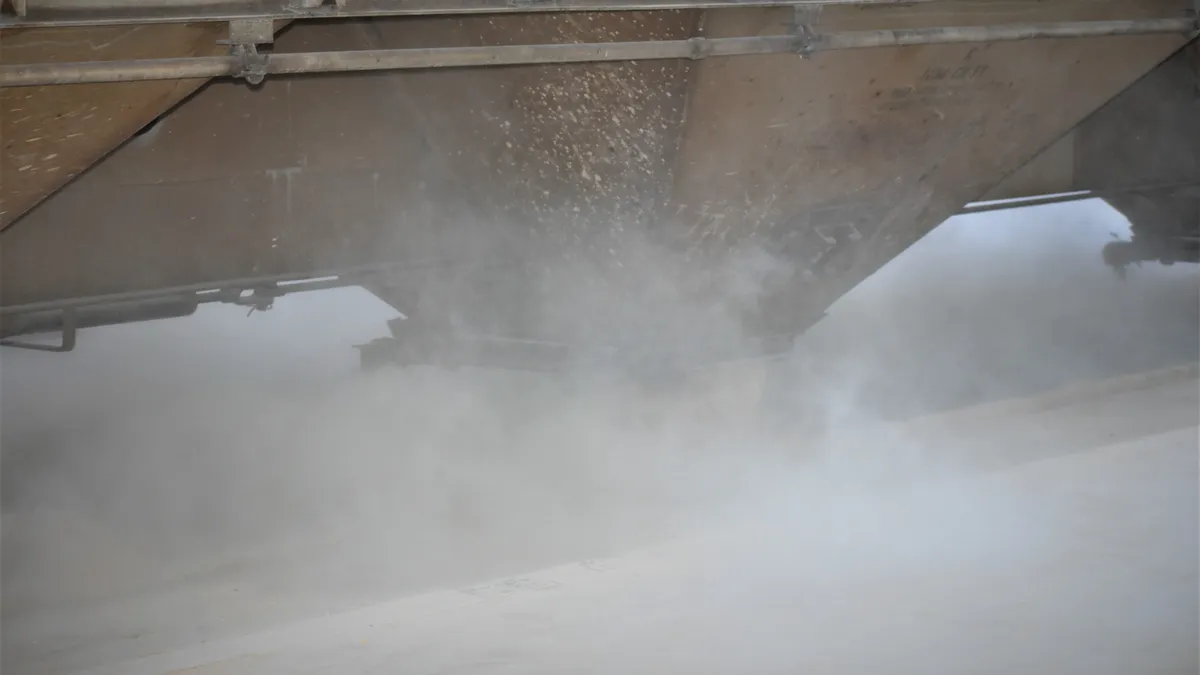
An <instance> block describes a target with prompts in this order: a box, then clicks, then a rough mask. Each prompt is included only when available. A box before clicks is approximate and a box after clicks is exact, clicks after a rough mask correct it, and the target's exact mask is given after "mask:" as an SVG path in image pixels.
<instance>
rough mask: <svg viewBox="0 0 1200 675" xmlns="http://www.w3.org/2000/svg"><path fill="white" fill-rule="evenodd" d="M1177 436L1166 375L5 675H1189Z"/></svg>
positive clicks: (869, 442)
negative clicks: (648, 522) (449, 569)
mask: <svg viewBox="0 0 1200 675" xmlns="http://www.w3.org/2000/svg"><path fill="white" fill-rule="evenodd" d="M1198 423H1200V383H1198V381H1197V376H1196V369H1195V368H1194V367H1184V368H1176V369H1173V370H1169V371H1157V372H1156V373H1154V374H1151V375H1142V376H1135V377H1132V378H1126V379H1122V380H1115V381H1106V382H1103V383H1092V384H1089V385H1087V386H1085V387H1081V388H1077V389H1074V390H1069V391H1065V392H1061V393H1056V394H1052V395H1046V396H1041V397H1037V398H1034V399H1025V400H1020V401H1013V402H1002V403H999V404H993V405H991V406H987V407H984V408H981V409H975V410H968V411H965V412H959V413H956V414H951V415H941V416H936V417H929V418H922V419H920V420H916V421H913V422H910V423H908V424H906V425H892V426H881V427H876V428H871V429H862V428H858V429H855V430H854V431H853V432H846V433H844V434H834V436H833V437H830V438H828V439H826V445H824V446H823V448H824V449H826V450H827V451H828V452H827V453H826V454H825V455H824V458H823V459H822V460H821V461H819V462H815V463H813V462H809V463H806V464H804V465H803V466H800V465H796V466H793V468H792V469H789V470H787V471H785V472H783V473H780V474H779V475H776V476H775V477H774V479H773V480H770V481H766V480H764V481H763V482H762V483H761V489H760V490H759V494H758V495H757V496H756V497H755V498H753V499H748V498H742V499H740V500H738V501H737V503H736V507H734V508H730V509H726V510H725V511H724V514H723V517H722V518H720V519H714V520H711V521H710V522H709V523H708V526H707V527H705V528H703V529H700V530H693V531H691V533H689V534H687V535H684V536H682V537H679V538H676V539H674V540H672V541H667V542H664V543H660V544H657V545H653V546H649V547H644V548H640V549H638V550H636V551H633V552H630V553H625V554H618V555H614V556H608V557H604V558H597V559H591V560H588V561H586V562H574V563H569V564H566V565H560V566H556V567H551V568H549V569H544V570H542V571H537V572H531V573H529V574H524V575H521V576H515V577H506V578H502V579H500V580H498V581H492V582H484V583H475V584H467V585H465V586H463V587H461V588H458V589H455V590H432V591H426V592H417V591H411V592H408V593H403V594H401V596H400V597H399V598H398V599H395V600H390V601H387V602H384V603H382V604H370V605H366V606H364V607H360V608H358V609H352V610H349V611H344V612H338V613H334V614H330V615H324V616H318V617H316V618H309V619H306V620H299V621H297V620H296V619H297V618H298V616H299V615H300V613H301V612H300V610H299V608H298V607H295V606H293V607H291V608H289V611H281V612H280V614H281V615H287V616H290V617H291V618H290V620H285V621H281V622H279V623H278V624H276V625H272V626H260V627H258V628H255V629H253V630H248V631H247V632H244V633H238V632H236V631H234V632H232V633H226V634H224V635H217V634H213V635H209V636H206V637H207V638H210V639H208V640H207V641H206V642H204V643H203V644H192V645H186V644H178V642H179V641H178V640H169V641H162V642H160V643H159V644H157V645H156V644H155V635H156V634H158V635H160V636H161V635H166V634H167V633H171V632H174V633H175V635H176V637H177V636H178V635H179V632H180V631H184V632H186V631H188V630H195V631H199V630H201V629H200V627H198V626H196V625H194V624H195V623H196V622H201V621H213V620H215V619H214V617H216V616H219V615H220V614H221V612H216V613H214V612H213V611H211V610H212V609H213V607H215V606H218V605H219V606H221V607H222V609H223V613H224V614H226V615H227V616H228V619H227V623H228V625H230V626H234V625H237V623H238V620H239V619H237V618H236V615H237V614H238V613H239V612H240V611H243V610H245V609H246V608H247V607H249V606H252V605H253V606H261V605H262V604H263V603H264V602H266V603H270V602H274V603H276V606H277V607H283V606H284V605H287V604H288V599H287V598H286V597H283V595H286V594H282V595H281V594H275V597H272V593H271V590H270V589H269V587H265V586H264V587H260V588H258V589H257V590H256V595H254V596H248V595H239V594H238V593H235V592H233V590H232V589H230V588H228V587H223V586H222V584H221V583H220V577H221V576H222V574H224V576H225V577H227V578H234V577H239V576H240V577H241V578H243V579H244V578H246V577H245V575H244V574H240V573H231V572H229V571H226V572H224V573H222V572H221V571H220V570H216V571H213V575H214V576H213V577H212V578H210V579H208V580H207V581H203V582H200V581H196V582H193V583H192V584H191V585H190V586H189V585H188V584H176V585H175V586H174V587H171V588H162V589H159V590H158V591H143V592H141V593H138V594H131V595H129V596H128V597H125V598H121V599H119V600H118V602H119V604H117V605H113V604H110V605H108V606H107V607H106V609H105V610H104V611H102V612H101V613H100V614H97V615H94V616H91V617H88V616H85V615H82V614H78V613H75V614H73V615H72V616H70V617H69V618H68V614H67V613H61V612H60V613H57V615H56V616H53V617H51V616H50V615H43V616H42V618H41V621H40V626H39V621H33V620H30V621H28V622H22V621H21V620H13V621H10V622H8V623H6V625H5V645H4V651H5V657H6V659H7V658H8V657H10V655H11V654H17V655H19V656H20V658H21V662H19V663H17V664H15V667H13V669H12V670H11V671H10V670H9V668H8V667H6V668H5V672H6V673H8V672H12V673H25V672H30V673H32V672H89V673H114V674H117V673H120V674H123V675H136V674H140V673H175V672H187V673H189V675H192V674H194V675H200V674H201V673H203V674H205V675H207V674H210V673H211V674H217V673H220V674H221V675H229V674H232V673H255V674H258V673H276V672H278V673H348V672H355V673H367V672H380V673H383V672H386V673H689V674H692V673H749V672H753V673H794V672H809V673H826V672H828V673H839V674H844V673H884V672H886V673H914V674H916V673H920V674H921V675H928V674H930V673H947V674H951V673H967V672H980V673H983V672H986V673H993V674H999V673H1013V674H1014V675H1017V674H1020V675H1027V674H1028V673H1031V672H1048V673H1080V674H1085V673H1086V674H1087V675H1098V674H1103V673H1113V674H1114V675H1116V674H1120V675H1129V674H1131V673H1139V674H1149V673H1161V674H1163V675H1167V674H1172V675H1174V674H1179V675H1183V674H1185V673H1195V672H1197V670H1198V669H1200V662H1198V654H1200V637H1198V635H1200V617H1198V612H1200V610H1198V606H1197V597H1200V596H1198V594H1200V587H1198V574H1200V573H1198V569H1200V560H1198V555H1200V553H1198V552H1200V541H1198V537H1200V534H1198V533H1200V522H1198V515H1197V507H1196V505H1197V503H1198V499H1200V489H1198V473H1197V468H1198V467H1197V461H1198V456H1197V454H1198V440H1197V439H1198V435H1197V434H1198V433H1200V430H1198V428H1197V425H1198ZM862 453H869V454H871V455H872V456H874V457H877V458H883V459H884V460H886V461H882V462H874V463H872V464H870V466H872V467H873V470H872V471H870V472H864V471H862V470H861V469H862V467H863V466H866V465H864V464H863V463H862V462H860V461H857V460H856V457H858V456H860V455H861V454H862ZM380 599H381V598H380ZM156 604H157V605H158V606H159V610H158V611H148V609H150V608H153V607H154V606H155V605H156ZM185 606H190V607H193V608H207V610H205V609H201V610H200V611H191V612H187V611H180V608H182V607H185ZM172 610H173V611H172ZM137 620H140V621H142V624H143V625H141V626H140V627H138V626H136V625H134V624H136V623H137ZM131 621H132V622H131ZM143 633H144V634H145V635H146V636H147V638H148V639H147V638H142V637H140V635H142V634H143ZM72 641H73V642H74V644H73V647H74V649H71V650H68V651H67V652H66V653H64V652H61V651H59V650H58V649H56V648H57V647H62V646H67V645H71V643H72ZM139 641H141V644H138V643H139ZM170 642H175V643H176V644H174V645H169V644H168V643H170ZM183 642H184V643H186V641H183ZM156 647H160V648H156ZM56 652H57V653H56ZM155 652H158V653H155ZM10 664H12V662H10V663H9V664H6V666H7V665H10ZM191 668H195V670H188V669H191Z"/></svg>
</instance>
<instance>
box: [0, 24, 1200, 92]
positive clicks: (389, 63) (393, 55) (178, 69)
mask: <svg viewBox="0 0 1200 675" xmlns="http://www.w3.org/2000/svg"><path fill="white" fill-rule="evenodd" d="M1196 30H1197V22H1196V20H1195V19H1193V18H1184V17H1180V18H1171V19H1130V20H1125V21H1084V22H1061V23H1033V24H1014V25H997V26H958V27H955V26H950V27H940V28H915V29H899V30H869V31H849V32H841V33H828V34H821V35H813V36H807V35H801V34H791V35H789V34H785V35H768V36H756V37H735V38H691V39H687V40H646V41H637V42H608V43H582V44H534V45H505V46H491V47H440V48H429V49H372V50H355V51H330V52H307V53H271V54H262V55H258V56H256V57H253V58H255V59H256V60H255V61H253V62H249V61H247V59H246V57H245V56H244V55H243V56H237V55H229V56H206V57H193V58H175V59H142V60H130V61H95V62H82V63H40V64H27V65H24V64H23V65H8V66H0V87H35V86H49V85H65V84H92V83H101V82H138V81H145V80H176V79H193V78H213V77H253V76H254V75H257V76H258V77H259V78H261V77H262V76H265V75H297V74H303V73H335V72H363V71H378V70H414V69H431V68H464V67H480V66H501V65H534V64H564V63H595V62H603V61H647V60H657V59H703V58H707V57H710V56H746V55H755V54H787V53H801V54H807V53H812V52H821V51H830V50H842V49H861V48H874V47H894V46H915V45H930V44H949V43H978V42H996V41H1014V40H1031V39H1040V38H1086V37H1108V36H1119V35H1151V34H1167V33H1178V34H1190V33H1194V32H1196Z"/></svg>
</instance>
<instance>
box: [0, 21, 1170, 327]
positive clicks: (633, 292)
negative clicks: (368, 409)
mask: <svg viewBox="0 0 1200 675" xmlns="http://www.w3.org/2000/svg"><path fill="white" fill-rule="evenodd" d="M1048 5H1049V6H1048ZM1179 10H1180V4H1179V3H1177V2H1176V3H1168V2H1156V1H1147V2H1141V3H1128V2H1125V3H1105V2H1087V3H1072V2H1064V3H1061V4H1055V3H1024V2H1017V3H1012V2H1008V3H991V2H964V3H942V2H938V3H928V4H920V3H919V4H917V5H912V6H909V7H904V8H901V7H862V8H840V9H839V8H832V7H829V8H826V9H825V11H824V13H823V15H822V16H821V18H820V24H819V27H820V30H822V31H824V30H842V29H867V28H893V27H903V26H909V25H915V26H920V25H988V24H996V23H1014V22H1020V21H1031V20H1039V21H1046V20H1100V19H1107V18H1114V17H1120V18H1130V17H1137V16H1143V15H1144V16H1164V15H1173V14H1172V12H1173V13H1174V15H1177V14H1178V12H1179ZM792 21H793V15H792V13H791V11H790V10H772V9H746V10H722V11H715V10H710V11H707V12H700V11H660V12H618V13H578V14H537V15H509V16H490V17H489V16H481V17H467V18H450V17H436V18H420V19H401V20H374V21H370V22H356V23H348V22H344V23H329V24H297V25H295V26H293V28H292V29H291V30H290V31H288V32H287V33H286V34H285V35H284V36H283V37H282V38H281V39H280V41H279V44H278V46H277V50H279V51H316V50H330V49H360V48H381V47H424V46H430V47H432V46H453V45H480V44H524V43H539V42H579V41H605V40H644V39H661V40H665V39H680V38H687V37H691V36H694V35H698V34H704V35H707V36H710V37H720V36H725V35H751V34H774V33H782V32H785V31H786V30H788V27H789V25H790V24H791V22H792ZM1183 41H1184V38H1183V37H1181V36H1180V37H1176V36H1171V35H1156V36H1141V37H1132V36H1125V37H1108V38H1088V39H1046V40H1035V41H1020V42H1011V43H989V44H975V45H926V46H910V47H899V48H878V49H869V50H850V51H839V52H828V53H819V54H817V55H815V56H814V57H813V58H811V59H802V58H800V57H799V56H796V55H774V56H752V57H736V58H710V59H707V60H704V61H685V60H663V61H646V62H622V63H610V64H586V65H584V64H578V65H556V66H514V67H504V68H490V69H488V68H482V69H459V70H442V71H423V72H399V73H379V74H353V75H340V76H312V77H296V78H285V77H280V78H272V79H268V81H267V82H266V83H265V85H264V86H263V87H261V88H260V89H257V90H252V89H249V88H247V87H245V86H242V85H238V84H233V83H228V82H221V83H214V84H213V85H211V86H209V87H208V88H206V89H205V90H204V91H202V92H201V93H200V94H199V95H197V96H196V97H195V98H194V99H192V100H191V101H189V102H188V103H187V104H186V105H184V106H182V107H180V108H179V109H178V110H177V111H175V112H173V113H171V114H170V115H169V116H167V117H166V118H164V119H163V120H162V121H161V123H159V124H158V125H157V126H156V127H155V128H153V129H152V130H151V131H150V132H148V133H146V134H144V135H142V136H140V137H139V138H136V139H134V140H133V141H131V142H130V143H129V144H128V145H126V146H125V147H123V148H121V149H120V150H118V151H117V152H115V153H113V154H112V156H111V157H109V158H108V159H107V160H106V161H104V162H103V163H101V164H100V165H99V166H97V167H96V168H95V169H94V170H93V171H91V172H89V173H88V174H86V175H84V176H82V177H81V178H80V179H79V180H77V181H75V182H74V183H73V184H71V185H70V186H68V187H67V188H66V189H64V190H62V191H61V192H60V193H58V194H57V195H55V196H54V197H53V198H51V199H49V200H47V201H46V202H45V203H44V204H42V205H41V206H40V207H39V208H38V209H36V210H35V211H34V212H32V213H30V214H29V215H28V216H26V217H25V218H24V219H22V220H21V221H19V222H17V223H16V224H14V225H13V226H12V227H10V228H8V229H7V230H6V231H5V232H4V233H3V234H2V235H0V302H2V303H3V305H6V306H11V305H20V304H25V303H35V302H45V301H53V300H60V299H64V298H77V297H81V296H92V295H99V294H109V293H124V292H129V291H139V290H148V289H156V288H164V287H174V286H183V285H188V284H196V283H202V282H203V283H207V282H219V281H222V280H228V279H242V278H248V277H262V276H267V275H283V274H305V273H313V274H316V273H321V272H323V271H326V270H330V269H338V268H346V267H356V266H361V265H367V264H371V263H380V262H401V263H404V266H403V267H401V268H400V269H402V271H401V272H393V273H391V274H389V275H388V276H387V277H386V278H378V279H375V280H374V281H373V282H372V284H371V287H372V288H373V289H374V290H376V291H377V292H379V293H380V294H381V295H382V296H384V297H385V298H386V299H388V300H389V301H390V302H392V303H393V304H395V305H396V306H397V307H399V308H401V309H402V310H404V311H406V312H413V311H418V309H419V311H421V312H435V313H440V314H442V315H445V317H446V320H447V321H451V322H453V323H457V324H458V325H459V326H460V327H465V328H468V329H470V330H473V331H476V332H489V333H500V334H505V335H510V336H525V337H538V338H552V339H566V340H579V339H596V340H602V341H606V342H608V341H613V340H620V339H622V338H623V337H626V336H628V335H629V334H631V333H637V334H642V335H647V334H650V335H654V336H656V337H657V338H659V339H665V340H683V339H687V340H695V337H694V336H695V335H697V334H711V335H713V336H716V337H714V338H713V339H716V340H718V341H726V342H728V341H737V340H739V339H740V337H741V336H743V335H744V334H752V335H756V336H762V335H773V334H789V333H793V332H796V331H798V330H801V329H803V328H804V327H805V326H806V325H807V324H808V323H810V322H811V321H812V320H813V319H814V318H815V316H817V315H819V314H820V312H821V311H823V310H824V309H825V308H826V307H827V306H828V305H829V304H830V303H831V302H832V301H833V300H834V299H836V298H837V297H838V296H839V295H841V294H842V293H844V292H845V291H847V290H848V289H849V288H851V287H852V286H853V285H854V284H856V283H857V282H858V281H860V280H861V279H863V278H865V277H866V276H867V275H869V274H870V273H871V272H873V271H874V270H876V269H878V268H879V267H880V266H881V265H883V264H884V263H886V262H887V261H888V260H890V259H891V258H892V257H894V256H895V255H896V254H898V253H899V252H900V251H902V250H903V249H904V248H905V247H907V246H908V245H910V244H911V243H913V242H914V241H916V240H917V239H918V238H919V237H920V236H922V235H923V234H924V233H925V232H927V231H928V230H929V229H931V228H932V227H934V226H935V225H937V224H938V223H939V222H941V221H942V220H944V219H945V218H946V217H948V216H949V215H951V214H952V213H953V212H954V211H955V210H957V208H958V207H959V206H960V205H961V204H963V203H964V202H966V201H968V200H970V199H973V198H976V197H978V196H980V195H982V194H983V193H984V192H986V191H987V189H988V188H989V187H990V186H992V185H993V184H995V183H996V182H997V181H998V180H999V179H1000V178H1002V177H1003V176H1004V175H1006V174H1007V173H1009V172H1011V171H1012V170H1013V169H1014V168H1016V167H1017V166H1019V165H1020V164H1021V163H1023V162H1024V161H1026V160H1028V159H1029V158H1030V157H1032V156H1034V155H1035V154H1036V153H1037V152H1038V151H1039V150H1041V149H1042V148H1043V147H1045V146H1047V145H1049V144H1050V143H1051V142H1052V141H1053V140H1054V139H1056V138H1058V137H1059V136H1061V135H1062V134H1063V133H1064V132H1066V131H1067V130H1068V129H1070V128H1071V127H1072V126H1074V125H1075V124H1076V123H1077V122H1078V121H1079V120H1080V119H1082V118H1083V117H1084V116H1085V115H1087V114H1088V113H1090V112H1091V111H1092V110H1094V109H1096V108H1097V107H1098V106H1100V105H1101V104H1102V103H1104V102H1105V101H1106V100H1108V99H1109V98H1111V97H1112V96H1113V95H1115V94H1116V93H1117V92H1119V91H1121V90H1122V89H1123V88H1124V87H1126V86H1127V85H1128V84H1129V83H1131V82H1132V81H1133V80H1134V79H1136V78H1137V77H1138V76H1139V75H1141V74H1143V73H1144V72H1146V71H1147V70H1149V69H1150V68H1152V67H1153V66H1154V65H1155V64H1156V63H1158V62H1159V61H1161V60H1162V59H1163V58H1165V57H1166V56H1167V55H1169V54H1170V53H1171V52H1172V51H1174V50H1175V49H1177V48H1178V47H1179V46H1180V45H1181V44H1182V43H1183ZM126 86H131V85H103V86H102V85H95V88H94V89H93V88H91V87H89V88H88V89H86V90H85V89H84V88H82V87H64V88H62V90H63V91H67V90H72V91H77V92H80V93H79V94H78V95H79V96H86V97H91V96H100V95H101V93H102V92H108V91H115V89H112V88H117V87H126ZM14 91H19V90H14ZM89 92H95V93H89ZM6 95H11V93H10V92H6Z"/></svg>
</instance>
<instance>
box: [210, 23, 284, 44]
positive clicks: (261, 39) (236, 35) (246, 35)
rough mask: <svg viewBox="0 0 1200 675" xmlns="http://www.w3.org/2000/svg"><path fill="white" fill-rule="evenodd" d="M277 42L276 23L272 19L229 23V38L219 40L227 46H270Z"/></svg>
mask: <svg viewBox="0 0 1200 675" xmlns="http://www.w3.org/2000/svg"><path fill="white" fill-rule="evenodd" d="M273 42H275V22H274V21H272V20H271V19H234V20H233V21H230V22H229V38H228V39H225V40H219V41H218V44H225V45H233V46H236V45H269V44H271V43H273Z"/></svg>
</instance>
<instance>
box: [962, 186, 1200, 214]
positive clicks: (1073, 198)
mask: <svg viewBox="0 0 1200 675" xmlns="http://www.w3.org/2000/svg"><path fill="white" fill-rule="evenodd" d="M1151 192H1157V193H1163V192H1165V193H1168V194H1177V193H1184V194H1191V193H1195V194H1197V195H1200V183H1166V184H1163V185H1151V186H1144V187H1134V188H1117V189H1111V190H1079V191H1076V192H1063V193H1061V194H1056V195H1044V196H1041V197H1024V198H1017V199H1001V200H997V201H986V202H979V203H975V204H967V205H966V206H964V207H963V208H962V209H961V210H959V212H958V213H956V214H954V215H957V216H966V215H970V214H972V213H989V212H991V211H1006V210H1008V209H1019V208H1023V207H1026V206H1046V205H1049V204H1063V203H1067V202H1078V201H1083V200H1085V199H1105V198H1108V197H1120V196H1123V195H1134V194H1146V193H1151Z"/></svg>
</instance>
